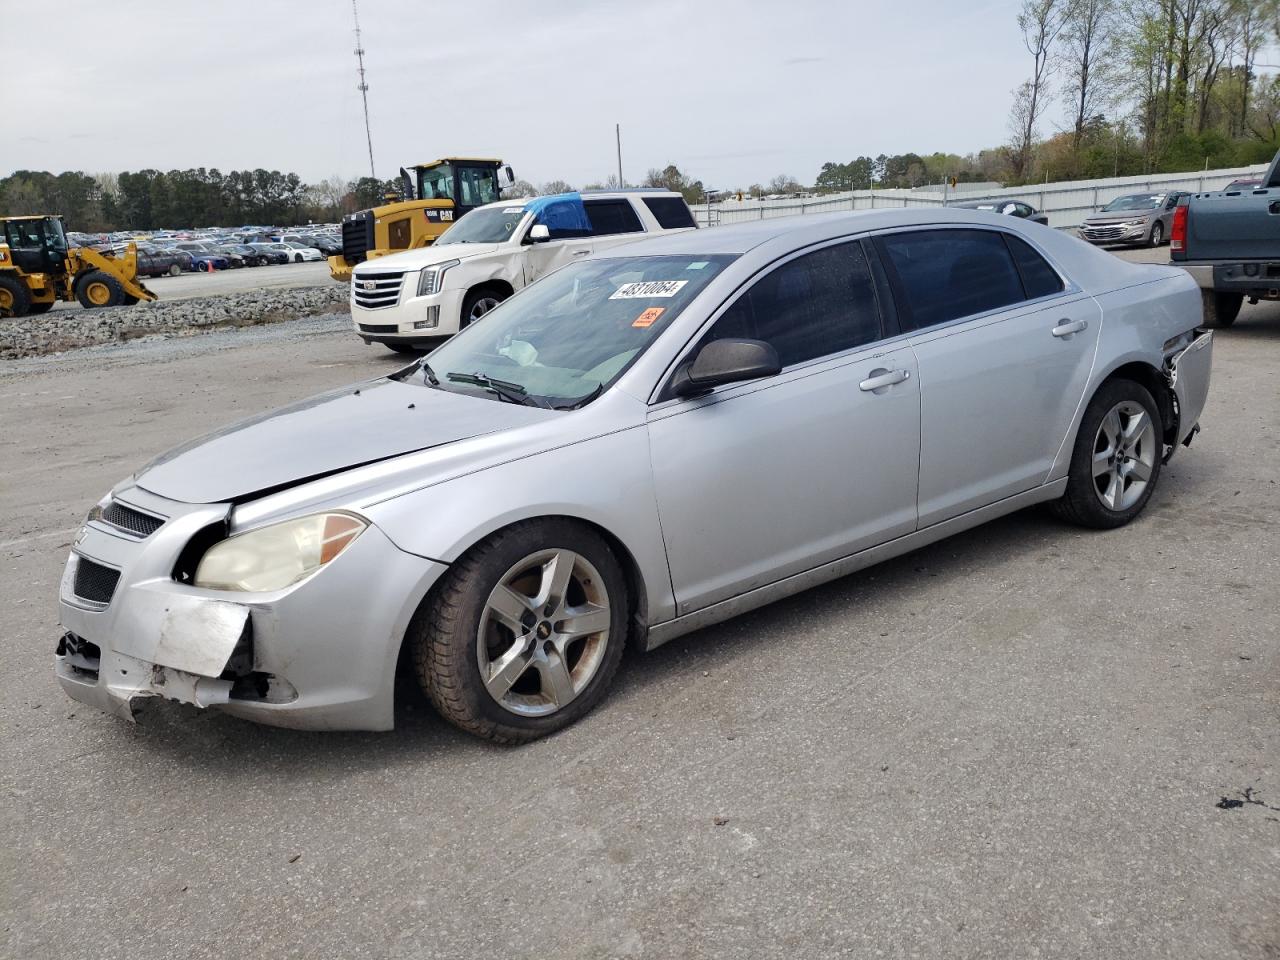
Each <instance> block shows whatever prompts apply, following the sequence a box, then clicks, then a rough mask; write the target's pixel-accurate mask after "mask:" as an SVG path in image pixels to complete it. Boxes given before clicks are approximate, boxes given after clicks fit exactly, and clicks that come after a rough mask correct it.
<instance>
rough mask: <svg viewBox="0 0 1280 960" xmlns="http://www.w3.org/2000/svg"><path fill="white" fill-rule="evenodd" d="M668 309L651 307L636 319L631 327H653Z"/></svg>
mask: <svg viewBox="0 0 1280 960" xmlns="http://www.w3.org/2000/svg"><path fill="white" fill-rule="evenodd" d="M666 309H667V308H666V307H650V308H649V309H648V310H646V311H645V312H644V313H642V314H640V316H638V317H636V318H635V320H634V321H632V323H631V325H632V326H633V327H652V326H653V324H654V321H655V320H657V319H658V318H659V317H660V316H662V314H663V313H664V312H665V311H666Z"/></svg>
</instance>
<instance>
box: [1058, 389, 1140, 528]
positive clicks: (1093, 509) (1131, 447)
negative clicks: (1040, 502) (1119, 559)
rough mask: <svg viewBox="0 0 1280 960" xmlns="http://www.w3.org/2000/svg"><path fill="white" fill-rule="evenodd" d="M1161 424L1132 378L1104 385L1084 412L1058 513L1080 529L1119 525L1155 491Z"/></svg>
mask: <svg viewBox="0 0 1280 960" xmlns="http://www.w3.org/2000/svg"><path fill="white" fill-rule="evenodd" d="M1163 438H1164V424H1163V423H1162V422H1161V420H1160V410H1159V408H1158V407H1157V406H1156V402H1155V400H1154V399H1153V398H1152V396H1151V394H1150V393H1149V392H1148V391H1147V389H1146V388H1145V387H1143V386H1142V385H1141V384H1139V383H1135V382H1134V381H1132V380H1112V381H1109V382H1108V383H1105V384H1103V385H1102V387H1101V388H1100V389H1099V390H1098V392H1097V393H1096V394H1094V397H1093V399H1092V400H1091V401H1090V402H1089V406H1088V408H1087V409H1086V410H1085V413H1084V419H1083V420H1081V421H1080V432H1079V433H1078V434H1077V435H1076V444H1075V448H1074V449H1073V450H1072V453H1071V469H1070V472H1069V473H1068V479H1067V491H1066V493H1065V494H1063V496H1062V498H1061V499H1059V500H1056V501H1054V503H1053V508H1054V510H1055V512H1056V513H1057V514H1058V516H1060V517H1062V519H1064V520H1067V521H1069V522H1071V523H1075V524H1078V525H1080V526H1083V527H1095V528H1097V529H1100V530H1107V529H1111V528H1113V527H1121V526H1124V525H1125V524H1126V523H1128V522H1129V521H1130V520H1132V519H1133V518H1134V517H1136V516H1137V515H1138V514H1139V513H1141V512H1142V509H1143V508H1144V507H1145V506H1146V505H1147V501H1148V500H1150V499H1151V494H1152V493H1153V492H1154V491H1155V487H1156V481H1157V480H1158V479H1159V477H1160V466H1161V462H1162V459H1163V454H1164V439H1163Z"/></svg>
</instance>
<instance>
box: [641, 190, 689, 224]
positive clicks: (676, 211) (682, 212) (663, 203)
mask: <svg viewBox="0 0 1280 960" xmlns="http://www.w3.org/2000/svg"><path fill="white" fill-rule="evenodd" d="M644 205H645V206H646V207H648V208H649V212H650V213H652V214H653V218H654V219H655V220H657V221H658V226H660V227H662V229H663V230H678V229H680V228H681V227H696V226H697V224H696V223H694V222H693V214H692V213H690V212H689V205H688V204H687V203H685V202H684V200H682V199H681V198H680V197H645V198H644Z"/></svg>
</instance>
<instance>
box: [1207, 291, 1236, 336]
mask: <svg viewBox="0 0 1280 960" xmlns="http://www.w3.org/2000/svg"><path fill="white" fill-rule="evenodd" d="M1200 296H1201V299H1203V301H1204V322H1205V324H1206V325H1207V326H1210V327H1229V326H1231V325H1232V324H1233V323H1235V322H1236V317H1237V316H1239V314H1240V305H1241V304H1243V303H1244V294H1243V293H1217V292H1215V291H1213V290H1201V291H1200Z"/></svg>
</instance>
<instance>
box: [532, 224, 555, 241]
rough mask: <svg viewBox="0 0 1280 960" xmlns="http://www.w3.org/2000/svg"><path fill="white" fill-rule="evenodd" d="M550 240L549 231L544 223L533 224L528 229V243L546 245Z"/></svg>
mask: <svg viewBox="0 0 1280 960" xmlns="http://www.w3.org/2000/svg"><path fill="white" fill-rule="evenodd" d="M550 239H551V230H550V229H549V228H548V227H547V225H546V224H545V223H535V224H534V225H533V226H532V227H530V228H529V242H530V243H546V242H547V241H548V240H550Z"/></svg>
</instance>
